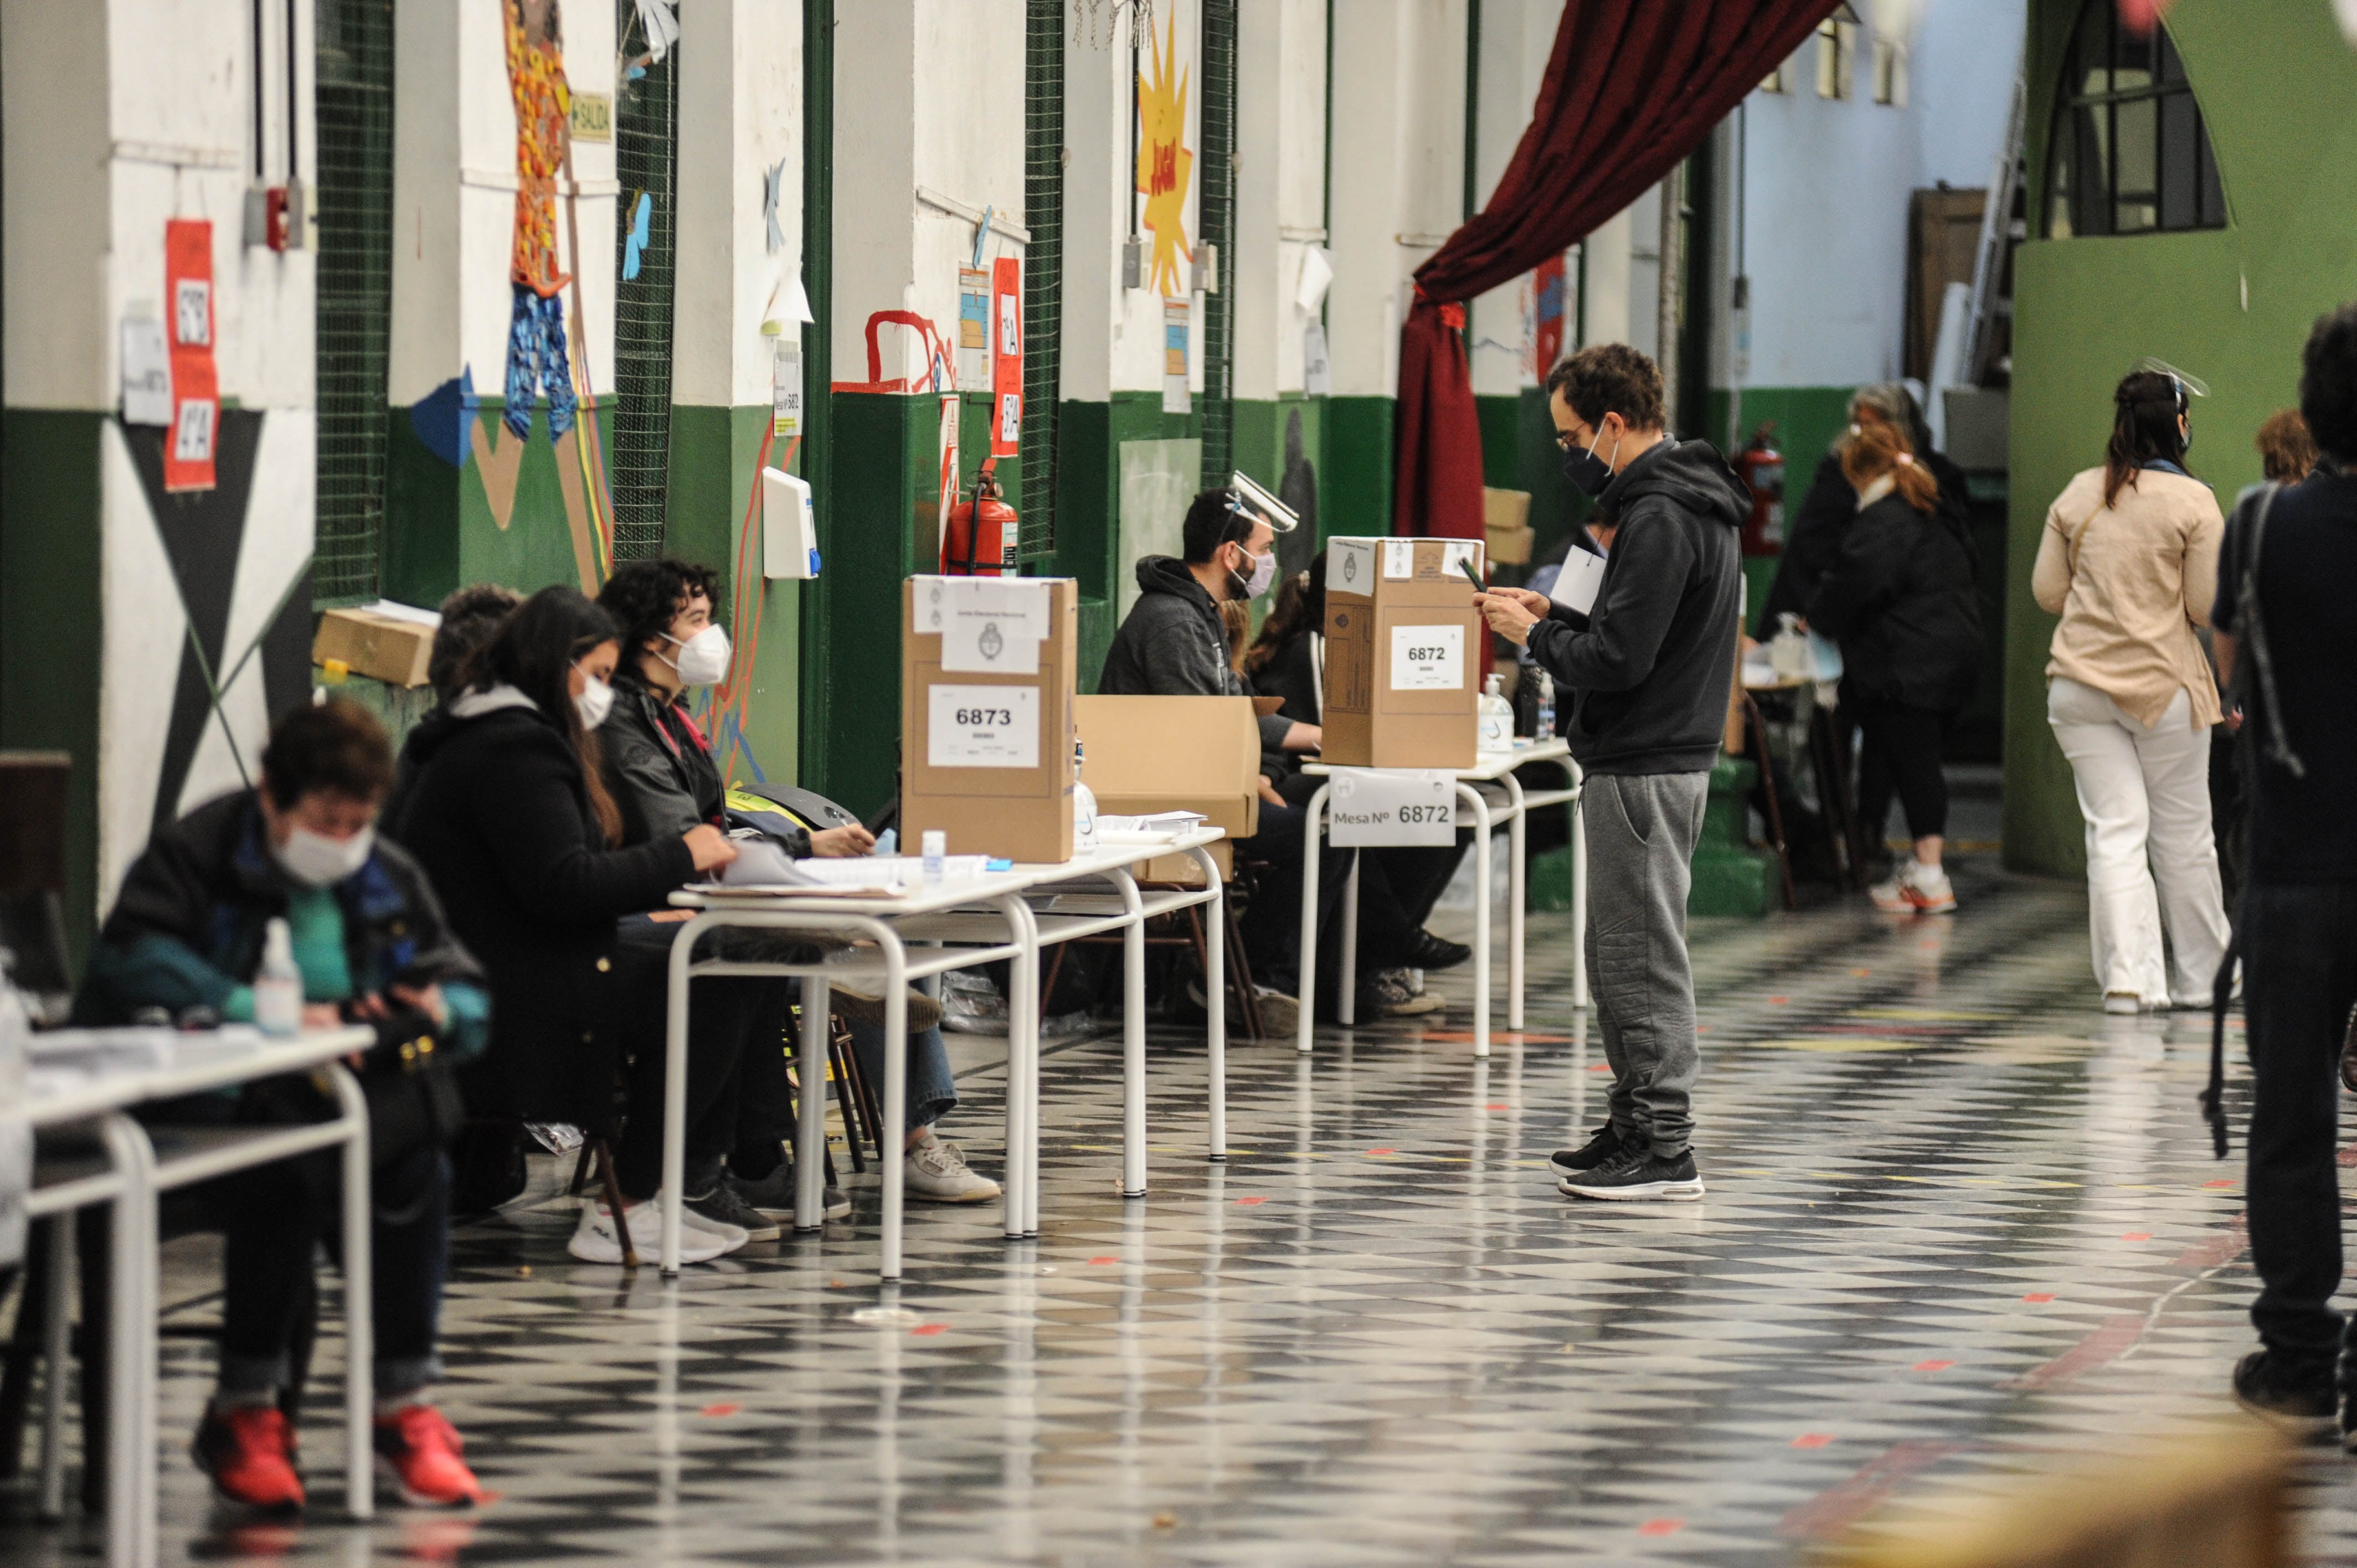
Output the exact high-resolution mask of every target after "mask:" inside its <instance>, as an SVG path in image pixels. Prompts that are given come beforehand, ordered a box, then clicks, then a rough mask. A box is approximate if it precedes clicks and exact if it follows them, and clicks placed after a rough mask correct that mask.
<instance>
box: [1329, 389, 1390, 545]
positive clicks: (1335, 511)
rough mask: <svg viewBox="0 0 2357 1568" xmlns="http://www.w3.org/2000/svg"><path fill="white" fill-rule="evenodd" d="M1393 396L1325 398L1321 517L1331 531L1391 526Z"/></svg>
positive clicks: (1361, 531)
mask: <svg viewBox="0 0 2357 1568" xmlns="http://www.w3.org/2000/svg"><path fill="white" fill-rule="evenodd" d="M1394 412H1395V411H1394V403H1393V400H1392V399H1390V398H1387V397H1331V398H1328V399H1327V400H1326V463H1325V466H1324V467H1323V469H1322V470H1321V471H1320V473H1319V474H1318V509H1319V515H1318V522H1319V524H1320V525H1321V526H1322V527H1323V528H1324V529H1325V531H1326V532H1327V533H1328V534H1329V535H1331V534H1338V533H1340V534H1383V533H1389V532H1391V531H1392V476H1393V464H1394V454H1393V451H1392V428H1393V423H1394Z"/></svg>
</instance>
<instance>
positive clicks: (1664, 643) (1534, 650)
mask: <svg viewBox="0 0 2357 1568" xmlns="http://www.w3.org/2000/svg"><path fill="white" fill-rule="evenodd" d="M1547 401H1548V407H1549V410H1550V412H1551V413H1553V415H1554V418H1555V443H1556V445H1557V446H1561V447H1562V448H1563V451H1564V454H1565V456H1564V476H1565V478H1567V479H1569V480H1570V481H1571V482H1572V484H1574V485H1575V486H1577V488H1578V489H1580V490H1581V491H1582V492H1584V493H1585V494H1587V495H1589V496H1591V497H1593V498H1595V500H1596V507H1597V514H1598V518H1599V519H1601V520H1603V522H1604V525H1605V526H1607V527H1609V528H1610V529H1612V530H1614V531H1615V532H1614V533H1613V535H1612V539H1613V543H1612V552H1611V554H1610V555H1609V557H1608V558H1607V560H1606V562H1605V564H1604V569H1603V577H1602V581H1601V583H1600V584H1599V585H1598V588H1597V590H1596V597H1595V599H1594V601H1593V603H1591V604H1590V605H1589V606H1588V607H1587V611H1586V612H1585V613H1582V612H1580V611H1577V610H1575V609H1572V608H1571V607H1568V606H1566V605H1562V604H1558V603H1556V602H1555V601H1553V600H1551V599H1550V598H1548V597H1547V596H1545V595H1544V594H1534V593H1531V592H1529V591H1528V590H1526V589H1520V588H1501V589H1496V590H1493V591H1491V592H1489V593H1485V594H1481V595H1479V596H1476V597H1475V599H1474V604H1475V605H1476V606H1477V607H1479V608H1480V610H1481V612H1482V613H1483V615H1484V616H1485V617H1486V618H1488V620H1489V623H1490V627H1491V630H1493V631H1495V632H1497V633H1498V634H1499V635H1500V636H1501V637H1503V638H1505V639H1507V640H1508V641H1510V642H1512V643H1514V644H1516V645H1517V646H1525V647H1527V648H1528V649H1529V650H1530V652H1531V657H1532V658H1533V660H1535V661H1536V662H1537V663H1538V664H1539V665H1540V666H1541V667H1542V668H1543V669H1544V670H1545V671H1547V672H1548V673H1549V674H1550V675H1552V676H1553V677H1554V678H1555V686H1556V688H1557V689H1558V691H1560V692H1563V693H1567V694H1569V695H1570V696H1571V698H1572V701H1573V703H1575V706H1574V707H1573V709H1572V713H1571V719H1570V723H1569V725H1567V726H1566V730H1565V732H1564V733H1565V737H1566V739H1567V740H1569V741H1570V743H1571V751H1572V756H1573V757H1576V758H1577V760H1578V762H1579V766H1580V769H1581V771H1582V772H1583V773H1584V774H1585V775H1586V778H1587V784H1586V800H1585V802H1584V807H1583V811H1582V815H1583V818H1584V821H1585V826H1586V832H1587V866H1588V874H1587V875H1588V892H1587V898H1588V906H1587V908H1588V916H1587V970H1588V973H1589V974H1590V975H1592V976H1594V977H1595V986H1596V1005H1597V1021H1598V1025H1599V1026H1601V1028H1602V1031H1603V1035H1604V1054H1605V1058H1606V1060H1607V1061H1608V1062H1609V1063H1610V1065H1611V1068H1612V1092H1611V1116H1610V1120H1609V1121H1608V1122H1606V1123H1605V1124H1604V1125H1603V1126H1602V1127H1599V1128H1598V1129H1597V1130H1596V1133H1595V1135H1594V1136H1593V1137H1591V1138H1590V1139H1589V1140H1588V1142H1587V1144H1586V1145H1585V1146H1584V1147H1582V1148H1578V1149H1566V1150H1564V1151H1563V1152H1561V1153H1559V1154H1557V1155H1555V1157H1554V1159H1553V1160H1552V1161H1551V1162H1549V1163H1550V1164H1551V1165H1552V1166H1553V1167H1554V1169H1555V1173H1556V1175H1557V1176H1559V1177H1560V1178H1561V1179H1560V1181H1559V1184H1558V1185H1559V1186H1560V1188H1561V1190H1562V1191H1564V1192H1565V1193H1566V1194H1568V1195H1570V1196H1572V1197H1589V1198H1603V1199H1617V1200H1624V1201H1625V1200H1631V1199H1656V1200H1663V1201H1668V1202H1692V1201H1694V1200H1695V1199H1696V1198H1699V1197H1702V1195H1703V1184H1702V1178H1701V1176H1699V1175H1698V1174H1697V1172H1696V1170H1695V1160H1694V1150H1693V1146H1692V1144H1693V1136H1694V1115H1693V1110H1692V1097H1693V1089H1694V1080H1695V1072H1696V1071H1697V1069H1699V1068H1700V1066H1701V1056H1700V1052H1699V1050H1698V1049H1697V1047H1696V1043H1695V1001H1694V968H1693V965H1692V963H1691V962H1690V961H1689V960H1688V958H1687V956H1686V940H1685V917H1686V893H1687V889H1688V887H1689V886H1690V885H1691V883H1692V880H1693V872H1692V868H1691V866H1690V865H1689V862H1690V861H1691V860H1692V858H1693V855H1694V848H1695V840H1696V839H1697V838H1698V837H1699V836H1700V834H1701V832H1702V820H1703V807H1704V805H1705V803H1706V800H1707V799H1708V796H1709V785H1710V770H1711V767H1712V765H1713V764H1714V763H1715V762H1717V758H1718V749H1719V737H1720V735H1721V734H1722V732H1723V730H1724V728H1725V725H1726V720H1727V687H1728V683H1729V682H1731V681H1732V680H1733V679H1734V673H1735V641H1736V635H1737V632H1738V629H1739V628H1738V620H1739V618H1740V617H1741V613H1742V593H1743V574H1742V560H1741V553H1740V550H1739V549H1738V530H1739V529H1740V528H1741V526H1742V523H1743V520H1744V519H1745V518H1746V517H1748V516H1749V514H1750V510H1751V499H1750V496H1749V493H1748V492H1747V491H1746V490H1745V489H1744V487H1743V482H1742V481H1741V480H1740V479H1738V478H1736V477H1735V474H1734V473H1733V471H1732V470H1730V469H1729V468H1728V467H1727V464H1726V463H1725V461H1724V460H1722V459H1721V458H1720V456H1719V455H1718V454H1717V452H1716V451H1715V450H1713V449H1712V448H1711V447H1710V446H1708V445H1706V443H1703V442H1700V441H1687V442H1681V441H1679V440H1678V439H1677V437H1676V436H1674V435H1670V434H1669V433H1668V432H1666V431H1665V430H1664V429H1663V408H1662V372H1661V371H1660V370H1659V369H1658V368H1657V367H1656V366H1655V365H1654V363H1653V361H1652V360H1650V359H1648V358H1646V357H1645V356H1644V355H1643V354H1641V353H1639V352H1638V351H1637V350H1636V349H1631V348H1630V347H1629V346H1628V345H1627V344H1625V343H1605V344H1598V345H1597V346H1595V347H1593V348H1588V349H1581V350H1580V351H1579V352H1578V353H1577V354H1575V355H1573V356H1572V357H1571V358H1570V359H1568V360H1565V361H1563V363H1561V364H1559V365H1557V366H1556V367H1555V370H1554V371H1552V372H1551V373H1550V374H1549V375H1548V377H1547ZM1584 544H1585V541H1584V540H1583V539H1579V538H1577V537H1575V540H1574V547H1575V548H1579V547H1581V546H1583V545H1584Z"/></svg>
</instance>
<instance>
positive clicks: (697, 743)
mask: <svg viewBox="0 0 2357 1568" xmlns="http://www.w3.org/2000/svg"><path fill="white" fill-rule="evenodd" d="M597 749H598V754H599V757H600V758H601V760H602V761H603V763H604V766H605V774H606V788H607V789H608V791H609V792H611V793H612V795H613V797H614V803H615V804H616V805H618V806H619V807H620V808H621V809H622V842H623V843H625V844H641V843H647V842H648V841H650V840H651V839H660V838H677V837H679V836H680V835H681V834H682V833H684V832H687V831H688V830H689V829H690V828H693V827H696V826H698V825H699V824H707V823H708V824H710V825H711V826H713V827H716V828H719V829H721V830H722V831H724V832H725V831H726V829H727V826H728V820H727V812H726V785H725V784H723V783H722V781H721V778H720V768H719V765H718V764H717V763H716V762H715V761H714V760H713V757H712V747H711V745H710V744H709V743H708V742H706V741H705V738H704V732H703V731H702V730H699V729H697V728H696V727H695V721H694V720H693V719H691V718H690V717H688V714H687V710H686V709H685V708H684V707H683V706H682V705H681V704H680V703H676V702H671V701H667V700H665V698H664V696H663V694H662V693H661V692H658V691H656V690H655V689H654V688H653V687H652V686H651V685H649V684H648V683H647V682H646V680H645V679H644V677H642V676H641V675H640V673H639V672H638V671H636V670H633V669H630V668H629V667H627V666H626V667H624V668H622V669H619V670H617V671H614V711H613V712H612V713H610V714H607V715H606V722H605V723H604V724H602V725H598V726H597ZM777 836H778V843H779V847H780V849H783V850H784V851H785V852H786V853H787V854H791V855H792V856H793V857H794V858H795V859H797V860H799V859H801V858H802V857H803V856H805V855H807V854H810V852H811V850H810V834H809V833H808V832H804V831H803V830H802V829H801V828H790V829H785V830H782V831H781V832H779V833H778V835H777Z"/></svg>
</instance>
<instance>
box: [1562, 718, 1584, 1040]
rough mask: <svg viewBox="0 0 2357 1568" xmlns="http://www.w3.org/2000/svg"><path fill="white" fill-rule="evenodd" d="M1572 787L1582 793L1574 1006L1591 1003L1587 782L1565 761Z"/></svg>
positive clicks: (1576, 820) (1577, 803)
mask: <svg viewBox="0 0 2357 1568" xmlns="http://www.w3.org/2000/svg"><path fill="white" fill-rule="evenodd" d="M1564 766H1566V768H1570V769H1571V784H1572V788H1573V789H1577V790H1578V791H1579V795H1578V798H1577V799H1576V800H1573V801H1572V803H1571V1004H1572V1005H1573V1006H1574V1007H1586V1006H1588V1005H1589V1004H1590V1003H1589V997H1588V994H1587V779H1586V777H1585V776H1584V775H1582V774H1581V772H1580V771H1579V764H1578V763H1577V762H1571V761H1568V760H1566V763H1565V764H1564Z"/></svg>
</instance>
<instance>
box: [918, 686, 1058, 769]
mask: <svg viewBox="0 0 2357 1568" xmlns="http://www.w3.org/2000/svg"><path fill="white" fill-rule="evenodd" d="M928 701H929V703H930V704H931V706H930V707H929V708H928V710H927V714H926V724H925V764H926V766H927V767H929V768H1037V767H1039V693H1038V692H1037V691H1036V690H1034V689H1033V688H1031V687H1029V686H951V685H936V686H934V687H933V688H932V693H931V697H930V698H929V699H928Z"/></svg>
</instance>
